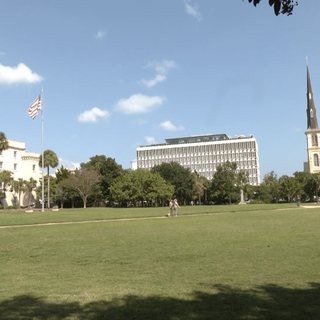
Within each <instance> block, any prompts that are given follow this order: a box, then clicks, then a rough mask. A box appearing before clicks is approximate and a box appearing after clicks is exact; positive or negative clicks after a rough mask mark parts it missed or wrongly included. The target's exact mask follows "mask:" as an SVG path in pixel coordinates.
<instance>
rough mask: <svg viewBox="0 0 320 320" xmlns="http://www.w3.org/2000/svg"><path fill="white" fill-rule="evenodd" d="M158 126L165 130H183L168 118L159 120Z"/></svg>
mask: <svg viewBox="0 0 320 320" xmlns="http://www.w3.org/2000/svg"><path fill="white" fill-rule="evenodd" d="M159 127H160V128H162V129H164V130H166V131H178V130H184V127H183V126H175V125H173V124H172V123H171V121H170V120H167V121H164V122H161V123H160V125H159Z"/></svg>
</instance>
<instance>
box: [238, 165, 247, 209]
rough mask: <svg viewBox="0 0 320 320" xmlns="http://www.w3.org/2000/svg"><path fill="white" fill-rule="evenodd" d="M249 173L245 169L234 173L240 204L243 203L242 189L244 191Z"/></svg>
mask: <svg viewBox="0 0 320 320" xmlns="http://www.w3.org/2000/svg"><path fill="white" fill-rule="evenodd" d="M248 178H249V174H248V172H246V171H245V170H240V171H239V172H238V173H237V174H236V184H237V187H238V189H239V191H240V204H245V202H244V199H243V191H246V185H247V183H248V181H249V179H248Z"/></svg>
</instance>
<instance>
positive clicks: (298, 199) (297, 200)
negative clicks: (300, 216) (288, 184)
mask: <svg viewBox="0 0 320 320" xmlns="http://www.w3.org/2000/svg"><path fill="white" fill-rule="evenodd" d="M296 202H297V207H299V204H300V196H299V195H297V197H296Z"/></svg>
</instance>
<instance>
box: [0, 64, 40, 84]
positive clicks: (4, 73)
mask: <svg viewBox="0 0 320 320" xmlns="http://www.w3.org/2000/svg"><path fill="white" fill-rule="evenodd" d="M42 79H43V78H42V77H41V76H39V75H38V74H36V73H34V72H32V71H31V70H30V69H29V68H28V67H27V66H26V65H25V64H24V63H19V64H18V65H17V67H8V66H4V65H2V64H0V83H3V84H18V83H36V82H40V81H41V80H42Z"/></svg>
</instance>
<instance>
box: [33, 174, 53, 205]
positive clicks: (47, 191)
mask: <svg viewBox="0 0 320 320" xmlns="http://www.w3.org/2000/svg"><path fill="white" fill-rule="evenodd" d="M48 181H49V188H48ZM36 192H37V198H38V199H41V198H42V186H41V180H40V185H39V186H38V187H37V189H36ZM57 194H58V185H57V179H56V178H55V177H50V178H49V180H48V176H44V201H45V202H46V201H48V200H50V201H51V200H55V199H56V197H57ZM48 202H49V201H48Z"/></svg>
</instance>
